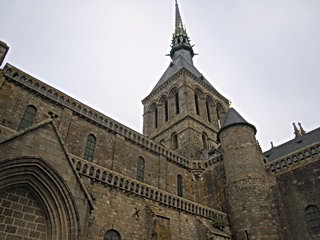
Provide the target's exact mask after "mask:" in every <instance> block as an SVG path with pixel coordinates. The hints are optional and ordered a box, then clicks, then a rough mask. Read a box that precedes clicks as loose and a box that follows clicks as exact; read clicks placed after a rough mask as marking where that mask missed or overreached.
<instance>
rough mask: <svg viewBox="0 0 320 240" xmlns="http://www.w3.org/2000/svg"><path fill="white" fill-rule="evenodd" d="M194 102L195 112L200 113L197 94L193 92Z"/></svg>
mask: <svg viewBox="0 0 320 240" xmlns="http://www.w3.org/2000/svg"><path fill="white" fill-rule="evenodd" d="M194 104H195V106H196V114H197V115H200V108H199V95H198V94H197V93H194Z"/></svg>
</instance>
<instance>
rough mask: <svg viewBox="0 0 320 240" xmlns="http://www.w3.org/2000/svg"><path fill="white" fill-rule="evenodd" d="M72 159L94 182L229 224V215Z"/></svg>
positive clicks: (79, 159) (81, 171) (86, 162)
mask: <svg viewBox="0 0 320 240" xmlns="http://www.w3.org/2000/svg"><path fill="white" fill-rule="evenodd" d="M71 159H72V162H73V164H74V167H75V169H76V170H77V171H78V172H79V174H80V175H84V176H86V177H88V178H90V179H91V180H92V181H97V182H100V183H102V184H106V185H109V186H111V187H115V188H118V189H121V190H123V191H126V192H130V193H132V194H135V195H137V196H140V197H143V198H147V199H150V200H153V201H156V202H158V203H160V204H162V205H165V206H167V207H172V208H176V209H177V210H179V211H184V212H186V213H189V214H193V215H197V216H201V217H203V218H207V219H215V220H218V221H222V222H225V223H227V222H228V219H227V214H225V213H223V212H220V211H217V210H214V209H212V208H208V207H206V206H203V205H201V204H198V203H195V202H192V201H190V200H187V199H185V198H182V197H179V196H177V195H174V194H171V193H168V192H166V191H163V190H160V189H158V188H156V187H153V186H150V185H147V184H145V183H143V182H139V181H137V180H135V179H132V178H129V177H126V176H124V175H122V174H120V173H116V172H114V171H111V170H109V169H107V168H104V167H101V166H99V165H96V164H94V163H92V162H89V161H86V160H84V159H81V158H78V157H76V156H73V155H72V156H71Z"/></svg>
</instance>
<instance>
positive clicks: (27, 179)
mask: <svg viewBox="0 0 320 240" xmlns="http://www.w3.org/2000/svg"><path fill="white" fill-rule="evenodd" d="M0 196H5V197H6V198H9V196H11V200H10V199H7V200H10V201H11V202H10V201H8V205H7V206H8V207H7V208H6V209H7V212H8V213H12V216H13V214H14V212H16V217H17V218H18V217H19V216H18V215H19V213H18V212H19V211H17V210H15V209H12V208H15V207H17V206H18V205H19V204H20V205H21V203H20V199H22V198H25V199H26V200H24V201H28V203H26V204H25V205H22V210H23V209H25V211H20V212H22V214H24V215H23V216H22V220H24V221H26V222H22V223H20V224H23V225H24V224H27V223H29V225H32V223H34V224H36V229H37V231H35V233H34V234H35V236H36V237H35V239H40V238H37V236H38V235H39V233H40V236H43V238H41V239H47V240H61V239H65V240H74V239H78V230H79V225H78V214H77V209H76V206H75V204H74V200H73V197H72V194H71V192H70V189H69V188H68V186H67V185H66V183H65V182H64V180H63V178H62V177H61V175H60V174H59V173H58V172H57V171H56V170H55V169H54V168H53V167H52V166H50V165H49V163H48V162H47V161H45V160H44V159H41V158H37V157H20V158H14V159H5V160H0ZM24 196H25V197H24ZM18 198H19V199H18ZM15 201H18V203H16V202H15ZM29 202H31V203H29ZM29 205H31V206H29ZM18 207H19V206H18ZM20 208H21V206H20ZM28 211H29V213H28ZM36 211H37V214H36ZM2 215H4V212H3V213H2ZM20 216H21V213H20ZM4 217H6V216H4ZM28 217H29V218H28ZM36 219H38V220H36ZM36 221H38V222H36ZM14 223H15V220H14V221H13V222H12V224H8V227H9V228H11V231H14V232H15V233H17V232H18V227H19V226H18V225H15V224H14ZM25 226H26V225H25ZM33 226H34V225H33ZM41 229H42V231H40V230H41ZM28 230H29V231H30V232H31V229H28V228H27V231H28ZM4 233H5V234H7V235H9V233H8V231H7V232H6V231H5V232H4ZM20 234H23V233H20ZM41 234H42V235H41ZM45 235H46V238H44V236H45Z"/></svg>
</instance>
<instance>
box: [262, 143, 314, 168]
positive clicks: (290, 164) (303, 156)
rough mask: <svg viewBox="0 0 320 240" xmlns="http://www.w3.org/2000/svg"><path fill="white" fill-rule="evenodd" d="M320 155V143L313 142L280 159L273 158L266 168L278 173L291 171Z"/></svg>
mask: <svg viewBox="0 0 320 240" xmlns="http://www.w3.org/2000/svg"><path fill="white" fill-rule="evenodd" d="M319 156H320V143H319V142H318V143H315V144H312V145H311V146H308V147H306V148H304V149H300V150H299V151H296V152H294V153H291V154H289V155H286V156H284V157H281V158H280V159H277V160H273V161H272V162H269V163H267V164H266V165H265V166H266V169H267V170H268V171H269V172H271V173H274V174H275V173H278V172H281V171H289V170H291V169H292V168H294V167H296V166H297V165H298V164H301V163H302V162H304V161H307V160H309V159H310V160H312V158H314V157H319Z"/></svg>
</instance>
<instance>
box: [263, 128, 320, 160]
mask: <svg viewBox="0 0 320 240" xmlns="http://www.w3.org/2000/svg"><path fill="white" fill-rule="evenodd" d="M319 141H320V127H319V128H316V129H314V130H312V131H311V132H308V133H306V134H304V135H302V136H299V137H297V138H294V139H292V140H290V141H288V142H286V143H283V144H281V145H279V146H277V147H274V148H271V149H270V150H268V151H266V152H264V153H263V155H264V156H265V157H266V158H267V161H268V162H271V161H273V160H276V159H279V158H281V157H283V156H285V155H287V154H290V153H292V152H295V151H298V150H300V149H303V148H305V147H307V146H309V145H311V144H314V143H316V142H319Z"/></svg>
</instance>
